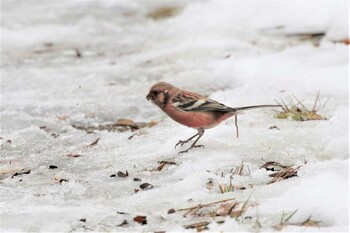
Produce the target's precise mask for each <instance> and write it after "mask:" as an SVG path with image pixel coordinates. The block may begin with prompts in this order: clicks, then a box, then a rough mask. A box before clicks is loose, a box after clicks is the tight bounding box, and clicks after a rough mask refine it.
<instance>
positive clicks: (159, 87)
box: [146, 82, 176, 108]
mask: <svg viewBox="0 0 350 233" xmlns="http://www.w3.org/2000/svg"><path fill="white" fill-rule="evenodd" d="M174 89H176V87H174V86H173V85H171V84H169V83H166V82H158V83H156V84H154V85H153V86H152V87H151V90H150V91H149V93H148V95H147V96H146V99H147V100H151V101H152V102H153V103H154V104H155V105H157V106H158V107H160V108H164V107H165V105H166V104H167V103H168V101H169V98H170V96H171V95H172V94H173V92H174Z"/></svg>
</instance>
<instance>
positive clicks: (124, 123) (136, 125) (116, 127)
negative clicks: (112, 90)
mask: <svg viewBox="0 0 350 233" xmlns="http://www.w3.org/2000/svg"><path fill="white" fill-rule="evenodd" d="M156 124H157V122H155V121H150V122H134V121H133V120H131V119H118V120H117V121H116V122H114V123H108V124H100V125H98V126H93V125H76V124H73V125H72V127H74V128H76V129H78V130H84V131H86V132H87V133H91V132H93V131H103V130H107V131H108V132H111V131H112V132H115V131H119V132H125V131H128V130H131V131H135V130H139V129H142V128H149V127H152V126H155V125H156Z"/></svg>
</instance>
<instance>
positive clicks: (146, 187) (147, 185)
mask: <svg viewBox="0 0 350 233" xmlns="http://www.w3.org/2000/svg"><path fill="white" fill-rule="evenodd" d="M140 188H141V189H142V190H143V191H146V190H150V189H152V188H153V185H151V184H149V183H143V184H141V185H140Z"/></svg>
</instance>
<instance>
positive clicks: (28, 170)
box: [11, 169, 31, 178]
mask: <svg viewBox="0 0 350 233" xmlns="http://www.w3.org/2000/svg"><path fill="white" fill-rule="evenodd" d="M30 172H31V170H30V169H22V170H20V171H18V172H16V173H15V174H13V175H12V176H11V178H13V177H15V176H20V175H26V174H30Z"/></svg>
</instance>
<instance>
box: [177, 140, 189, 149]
mask: <svg viewBox="0 0 350 233" xmlns="http://www.w3.org/2000/svg"><path fill="white" fill-rule="evenodd" d="M189 141H190V140H185V141H182V140H180V141H178V143H176V145H175V149H176V147H177V146H178V145H180V146H181V147H182V146H183V145H184V144H186V143H188V142H189Z"/></svg>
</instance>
